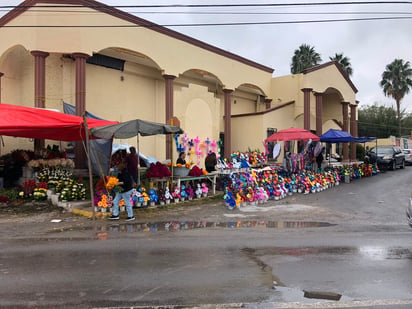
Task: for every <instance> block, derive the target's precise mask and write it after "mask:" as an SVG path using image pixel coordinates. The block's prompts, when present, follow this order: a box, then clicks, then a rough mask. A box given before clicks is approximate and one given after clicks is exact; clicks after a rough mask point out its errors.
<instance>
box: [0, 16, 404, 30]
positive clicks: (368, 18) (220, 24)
mask: <svg viewBox="0 0 412 309" xmlns="http://www.w3.org/2000/svg"><path fill="white" fill-rule="evenodd" d="M407 19H412V17H407V16H398V17H365V18H342V19H322V20H294V21H266V22H259V21H256V22H225V23H188V24H152V25H150V24H149V25H4V26H1V28H136V27H137V28H138V27H144V28H156V27H206V26H250V25H282V24H310V23H333V22H354V21H376V20H407Z"/></svg>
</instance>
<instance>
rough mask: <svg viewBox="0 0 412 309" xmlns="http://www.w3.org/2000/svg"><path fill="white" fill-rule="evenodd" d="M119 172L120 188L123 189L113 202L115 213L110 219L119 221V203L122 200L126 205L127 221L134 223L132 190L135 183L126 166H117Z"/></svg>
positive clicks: (121, 164)
mask: <svg viewBox="0 0 412 309" xmlns="http://www.w3.org/2000/svg"><path fill="white" fill-rule="evenodd" d="M117 170H118V172H119V173H118V174H117V178H118V179H119V183H118V186H120V187H121V189H120V190H119V191H117V192H116V196H115V198H114V200H113V213H112V216H111V217H109V219H110V220H119V202H120V200H121V199H123V200H124V202H125V204H126V212H127V218H126V221H133V220H134V219H135V218H134V215H133V208H132V202H131V200H130V197H131V195H132V190H133V187H134V186H135V183H134V181H133V179H132V176H130V174H129V172H128V171H127V168H126V165H125V164H124V163H119V164H118V165H117Z"/></svg>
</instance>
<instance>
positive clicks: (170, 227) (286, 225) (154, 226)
mask: <svg viewBox="0 0 412 309" xmlns="http://www.w3.org/2000/svg"><path fill="white" fill-rule="evenodd" d="M334 225H336V224H331V223H328V222H313V221H262V220H247V221H227V222H207V221H159V222H145V223H126V222H125V223H123V222H119V223H112V224H109V225H104V226H100V227H98V228H96V227H93V226H82V227H70V228H67V229H64V228H63V229H56V230H54V231H53V232H54V233H58V232H67V231H90V230H96V231H97V232H99V233H100V232H126V233H138V232H175V231H187V230H195V229H208V228H222V229H240V228H274V229H298V228H320V227H328V226H334Z"/></svg>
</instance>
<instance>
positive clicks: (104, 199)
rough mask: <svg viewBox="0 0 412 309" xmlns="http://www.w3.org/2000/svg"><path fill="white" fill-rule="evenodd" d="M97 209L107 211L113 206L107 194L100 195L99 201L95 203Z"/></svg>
mask: <svg viewBox="0 0 412 309" xmlns="http://www.w3.org/2000/svg"><path fill="white" fill-rule="evenodd" d="M97 206H98V207H99V208H103V209H105V210H106V209H107V208H110V207H112V206H113V198H112V197H111V196H110V195H108V194H102V196H101V199H100V201H99V202H98V203H97Z"/></svg>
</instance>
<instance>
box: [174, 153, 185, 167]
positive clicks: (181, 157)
mask: <svg viewBox="0 0 412 309" xmlns="http://www.w3.org/2000/svg"><path fill="white" fill-rule="evenodd" d="M176 164H182V165H185V164H186V154H185V153H184V152H181V153H179V158H177V160H176Z"/></svg>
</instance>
